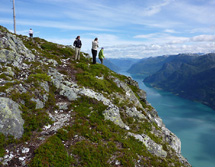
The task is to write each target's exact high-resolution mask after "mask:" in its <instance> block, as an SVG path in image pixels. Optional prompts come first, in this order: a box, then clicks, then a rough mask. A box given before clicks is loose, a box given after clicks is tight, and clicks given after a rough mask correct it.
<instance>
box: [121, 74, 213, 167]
mask: <svg viewBox="0 0 215 167" xmlns="http://www.w3.org/2000/svg"><path fill="white" fill-rule="evenodd" d="M121 74H124V75H127V76H130V74H128V73H125V72H121ZM132 78H133V79H134V80H136V81H137V82H138V83H139V86H140V88H141V89H143V90H144V91H146V93H147V100H148V102H149V103H151V104H152V106H153V107H154V108H155V109H156V110H157V111H158V115H159V116H160V117H161V118H162V120H163V122H164V124H165V125H166V127H167V128H168V129H170V130H171V131H172V132H173V133H175V134H176V135H177V136H178V137H179V138H180V140H181V143H182V155H183V156H184V157H185V158H187V159H188V161H189V162H190V164H191V165H192V166H193V167H215V111H214V110H212V109H211V108H209V107H207V106H205V105H202V104H200V103H197V102H193V101H190V100H186V99H183V98H180V97H178V96H175V95H173V94H171V93H169V92H165V91H162V90H157V89H154V88H152V87H150V86H146V85H145V84H144V83H143V82H142V81H143V78H139V77H135V76H132Z"/></svg>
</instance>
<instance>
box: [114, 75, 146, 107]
mask: <svg viewBox="0 0 215 167" xmlns="http://www.w3.org/2000/svg"><path fill="white" fill-rule="evenodd" d="M114 82H115V83H116V84H117V86H118V87H120V88H122V89H123V90H124V91H125V92H126V96H123V97H122V98H126V99H128V100H129V101H130V102H132V103H133V104H134V106H136V107H139V108H141V109H143V106H142V104H141V103H140V101H139V99H138V98H137V97H136V95H135V94H134V92H133V91H132V90H131V88H130V87H129V86H128V85H127V84H126V83H125V82H122V81H120V80H119V79H118V78H115V79H114Z"/></svg>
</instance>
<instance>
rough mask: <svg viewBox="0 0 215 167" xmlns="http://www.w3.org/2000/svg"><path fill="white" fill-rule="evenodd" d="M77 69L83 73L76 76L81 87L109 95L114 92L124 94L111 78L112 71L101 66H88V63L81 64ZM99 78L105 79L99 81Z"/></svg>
mask: <svg viewBox="0 0 215 167" xmlns="http://www.w3.org/2000/svg"><path fill="white" fill-rule="evenodd" d="M76 68H78V69H79V70H78V71H81V72H79V73H78V74H76V79H77V81H78V84H79V85H82V86H85V87H88V88H91V89H94V90H96V91H99V92H106V93H109V94H110V93H112V92H119V93H124V92H123V90H122V89H120V88H119V87H118V86H117V85H116V83H115V82H114V81H113V79H112V78H110V76H111V75H110V74H111V72H112V71H111V70H110V69H109V68H107V67H105V66H103V65H100V64H95V65H88V64H86V63H79V64H77V65H76ZM97 77H103V79H98V78H97Z"/></svg>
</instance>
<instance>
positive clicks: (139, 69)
mask: <svg viewBox="0 0 215 167" xmlns="http://www.w3.org/2000/svg"><path fill="white" fill-rule="evenodd" d="M177 56H181V54H179V55H170V56H158V57H149V58H144V59H141V60H140V61H138V62H137V63H135V64H133V65H132V66H131V68H129V69H128V72H129V73H131V74H146V75H152V74H154V73H155V72H157V71H159V70H160V69H161V68H162V66H163V65H164V64H165V63H168V62H170V61H172V60H173V59H175V58H176V57H177Z"/></svg>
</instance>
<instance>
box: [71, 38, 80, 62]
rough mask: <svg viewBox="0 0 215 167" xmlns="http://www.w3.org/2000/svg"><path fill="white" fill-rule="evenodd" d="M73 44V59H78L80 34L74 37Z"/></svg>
mask: <svg viewBox="0 0 215 167" xmlns="http://www.w3.org/2000/svg"><path fill="white" fill-rule="evenodd" d="M73 46H75V60H80V51H81V46H82V43H81V40H80V36H77V37H76V39H75V41H74V43H73Z"/></svg>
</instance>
